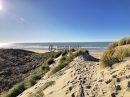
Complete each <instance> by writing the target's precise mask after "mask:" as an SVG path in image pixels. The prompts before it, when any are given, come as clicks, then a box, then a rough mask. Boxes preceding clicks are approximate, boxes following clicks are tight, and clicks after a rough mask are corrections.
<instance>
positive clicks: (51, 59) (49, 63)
mask: <svg viewBox="0 0 130 97" xmlns="http://www.w3.org/2000/svg"><path fill="white" fill-rule="evenodd" d="M53 63H55V61H54V59H53V58H52V57H50V58H49V59H48V60H47V61H46V64H48V65H51V64H53Z"/></svg>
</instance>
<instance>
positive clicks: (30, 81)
mask: <svg viewBox="0 0 130 97" xmlns="http://www.w3.org/2000/svg"><path fill="white" fill-rule="evenodd" d="M48 71H49V66H48V65H43V66H42V67H41V68H39V69H38V70H36V71H35V72H33V73H32V74H31V75H30V76H28V77H27V78H26V79H25V80H24V81H23V82H21V83H20V84H16V85H15V86H14V87H13V88H11V89H10V90H9V91H8V92H7V94H6V95H4V96H3V97H16V96H18V95H19V94H20V93H22V92H23V91H24V90H26V89H28V88H30V87H31V86H33V85H35V84H36V83H37V81H38V80H39V79H41V77H42V76H43V75H44V74H45V73H46V72H48Z"/></svg>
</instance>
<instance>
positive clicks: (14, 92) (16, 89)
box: [4, 83, 26, 97]
mask: <svg viewBox="0 0 130 97" xmlns="http://www.w3.org/2000/svg"><path fill="white" fill-rule="evenodd" d="M25 89H26V88H25V86H24V83H19V84H17V85H15V86H14V87H13V88H12V89H10V90H9V92H8V94H7V95H4V97H16V96H18V95H19V94H20V93H21V92H23V91H24V90H25Z"/></svg>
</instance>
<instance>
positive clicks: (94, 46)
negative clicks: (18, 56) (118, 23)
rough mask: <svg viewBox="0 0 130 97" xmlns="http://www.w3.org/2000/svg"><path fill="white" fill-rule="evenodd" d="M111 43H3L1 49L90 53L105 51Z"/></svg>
mask: <svg viewBox="0 0 130 97" xmlns="http://www.w3.org/2000/svg"><path fill="white" fill-rule="evenodd" d="M110 43H111V42H31V43H30V42H28V43H27V42H26V43H24V42H23V43H5V44H4V43H3V44H2V45H0V48H12V49H25V50H49V47H50V46H51V47H52V48H59V49H64V48H78V47H81V48H85V49H88V50H89V51H104V50H105V48H106V47H107V46H108V45H109V44H110Z"/></svg>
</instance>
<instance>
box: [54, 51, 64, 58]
mask: <svg viewBox="0 0 130 97" xmlns="http://www.w3.org/2000/svg"><path fill="white" fill-rule="evenodd" d="M61 54H62V52H61V51H58V52H56V54H55V56H54V57H55V58H58V57H59V56H60V55H61Z"/></svg>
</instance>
